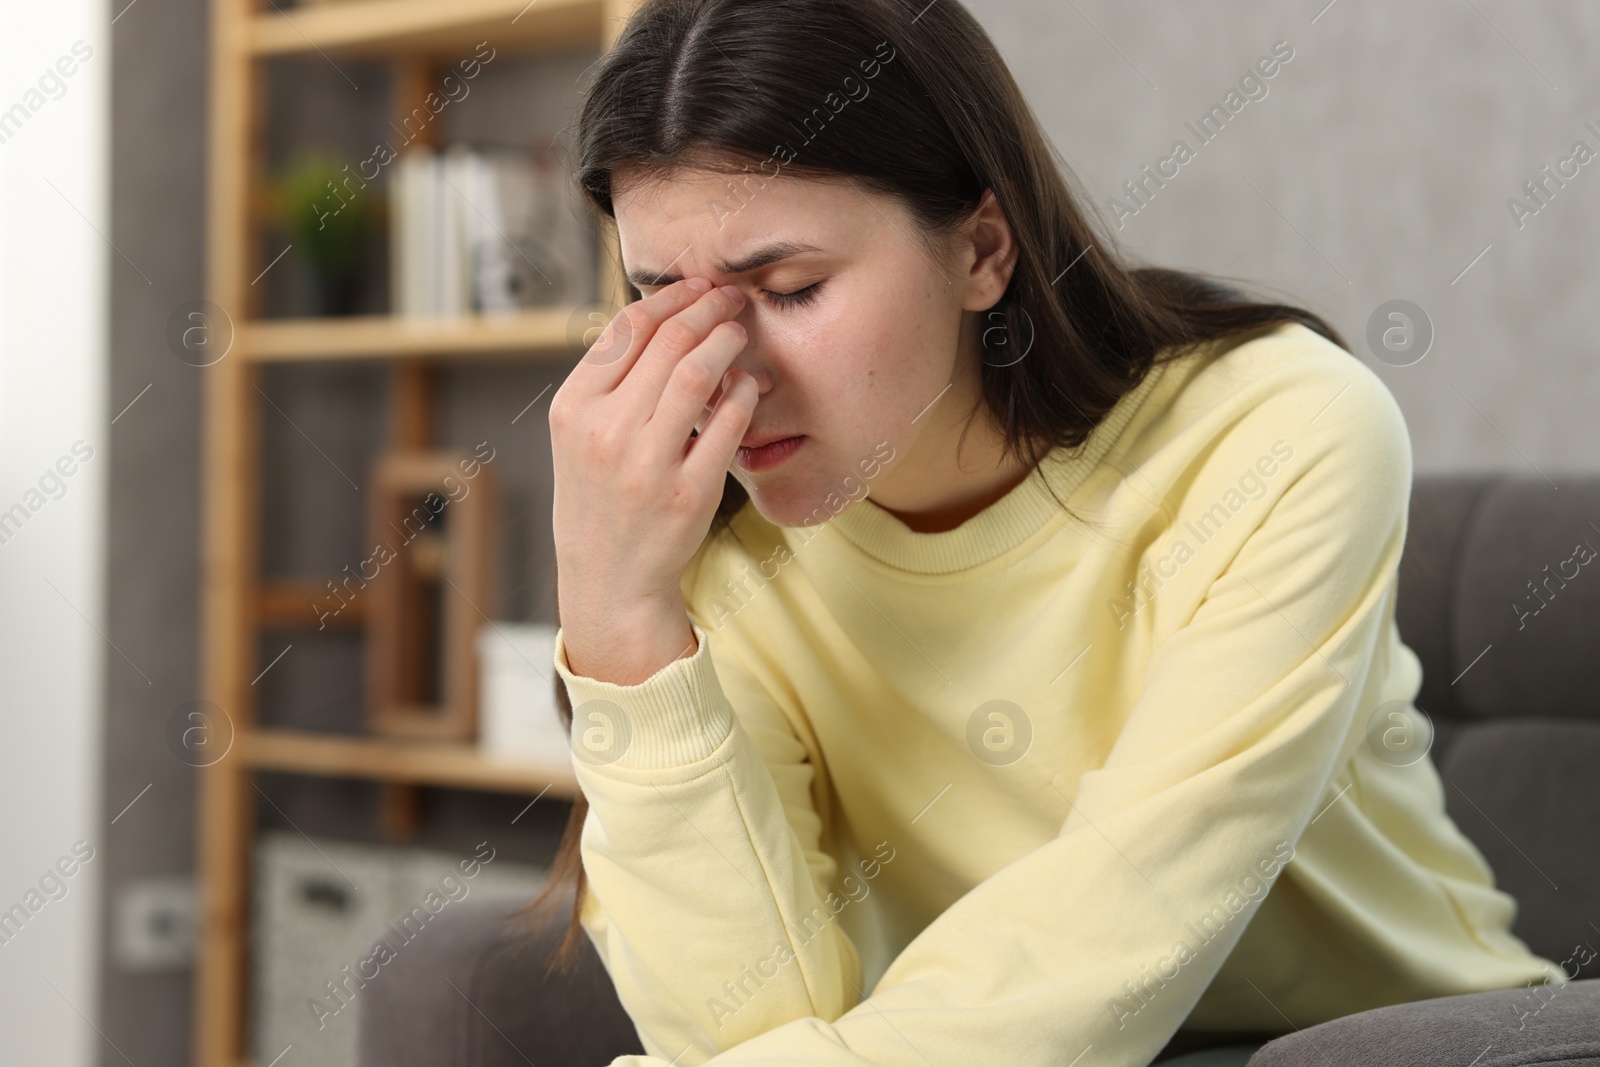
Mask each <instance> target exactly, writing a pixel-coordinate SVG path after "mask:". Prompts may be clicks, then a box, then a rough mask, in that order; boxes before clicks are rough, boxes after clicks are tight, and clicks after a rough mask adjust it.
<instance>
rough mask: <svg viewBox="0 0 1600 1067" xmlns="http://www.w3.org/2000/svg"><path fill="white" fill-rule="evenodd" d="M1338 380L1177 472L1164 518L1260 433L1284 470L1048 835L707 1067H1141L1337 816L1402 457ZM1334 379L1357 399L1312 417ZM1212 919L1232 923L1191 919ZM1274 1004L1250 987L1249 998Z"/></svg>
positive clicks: (1230, 466)
mask: <svg viewBox="0 0 1600 1067" xmlns="http://www.w3.org/2000/svg"><path fill="white" fill-rule="evenodd" d="M1340 358H1342V359H1349V358H1350V357H1348V356H1347V355H1341V357H1340ZM1353 365H1354V367H1355V368H1356V369H1355V372H1353V373H1352V372H1348V371H1341V372H1339V373H1338V374H1337V375H1318V376H1316V380H1315V381H1313V382H1312V384H1311V386H1310V387H1308V388H1305V389H1303V390H1300V389H1298V388H1296V389H1295V390H1293V400H1292V402H1290V403H1287V404H1283V403H1279V402H1278V401H1279V399H1280V398H1279V397H1277V396H1274V397H1271V398H1269V399H1268V401H1267V402H1266V403H1265V404H1264V405H1263V406H1262V407H1263V410H1260V411H1257V412H1255V414H1254V415H1253V416H1247V417H1246V418H1244V419H1243V420H1240V422H1239V424H1238V426H1237V427H1235V428H1234V429H1232V430H1230V431H1229V432H1226V433H1224V434H1222V435H1221V436H1220V439H1219V440H1218V441H1216V442H1214V443H1215V446H1216V447H1215V448H1213V449H1210V450H1208V453H1207V454H1206V458H1205V459H1204V460H1203V461H1200V462H1198V463H1197V474H1196V476H1195V478H1194V479H1193V481H1192V483H1191V491H1189V492H1187V493H1185V495H1184V497H1183V499H1182V500H1181V501H1178V502H1177V503H1178V511H1179V514H1178V516H1177V519H1178V522H1179V523H1181V522H1182V521H1183V520H1184V519H1186V518H1190V517H1192V515H1191V513H1192V512H1196V511H1198V510H1199V509H1201V508H1203V507H1205V506H1206V505H1209V504H1210V503H1211V502H1212V501H1214V500H1215V499H1217V497H1218V496H1219V495H1220V494H1222V493H1223V492H1224V491H1225V490H1226V489H1227V488H1228V486H1229V485H1230V484H1232V483H1236V481H1237V479H1238V477H1239V471H1240V470H1241V469H1247V468H1248V467H1249V465H1250V463H1251V462H1252V461H1253V460H1254V459H1255V458H1256V457H1257V456H1258V455H1259V454H1260V453H1261V451H1262V449H1263V448H1265V447H1266V445H1265V442H1267V441H1271V440H1272V438H1273V437H1278V438H1279V439H1280V441H1283V442H1284V443H1286V444H1289V445H1291V446H1292V447H1293V448H1294V449H1295V451H1296V454H1298V455H1299V456H1301V457H1302V458H1303V460H1304V462H1303V463H1299V464H1296V467H1297V468H1298V473H1297V475H1296V476H1295V477H1293V478H1292V479H1286V480H1285V481H1284V483H1283V484H1282V486H1281V488H1279V489H1278V490H1277V494H1276V497H1275V498H1274V499H1272V500H1271V501H1270V506H1267V507H1265V508H1263V510H1262V511H1261V512H1259V514H1260V515H1261V517H1260V518H1259V519H1257V520H1256V521H1255V524H1254V526H1253V528H1246V529H1245V531H1244V532H1242V533H1241V534H1239V535H1238V537H1237V538H1235V540H1234V542H1233V543H1234V544H1235V545H1236V546H1237V548H1236V550H1234V551H1232V552H1231V555H1229V556H1227V558H1225V559H1223V560H1221V561H1220V562H1219V561H1217V560H1213V561H1212V562H1210V563H1207V564H1203V565H1202V564H1199V563H1195V564H1191V565H1192V566H1195V567H1197V568H1198V567H1201V566H1205V567H1207V568H1209V570H1207V571H1205V572H1197V574H1198V577H1196V578H1194V584H1193V588H1194V589H1196V590H1198V592H1197V593H1194V592H1189V593H1185V592H1180V591H1179V589H1178V586H1177V585H1173V586H1171V587H1164V588H1163V590H1162V591H1160V592H1158V593H1157V594H1156V595H1157V596H1163V595H1170V596H1173V597H1188V598H1190V599H1191V600H1192V602H1193V604H1194V608H1193V611H1192V613H1190V614H1188V615H1187V618H1185V619H1183V620H1182V622H1181V624H1180V625H1173V626H1171V627H1170V628H1169V629H1167V630H1166V631H1165V632H1164V633H1158V634H1157V640H1156V643H1155V644H1154V647H1153V649H1152V651H1151V653H1150V659H1149V661H1148V662H1149V666H1148V671H1147V673H1146V675H1145V677H1144V680H1143V688H1142V689H1141V691H1140V692H1139V694H1138V696H1137V698H1136V699H1135V700H1134V703H1133V707H1132V710H1131V712H1130V713H1129V715H1128V718H1127V719H1126V721H1125V724H1124V726H1123V728H1122V730H1121V731H1120V733H1119V734H1118V737H1117V740H1116V742H1115V744H1114V745H1113V747H1112V750H1111V752H1110V754H1109V756H1108V757H1107V759H1106V760H1105V762H1104V763H1103V765H1102V766H1100V767H1098V768H1096V769H1095V770H1093V771H1091V772H1089V773H1086V774H1084V775H1082V776H1081V777H1080V778H1079V780H1078V782H1077V789H1076V793H1075V795H1073V796H1071V797H1069V798H1068V799H1069V800H1070V808H1069V810H1068V816H1067V818H1066V819H1065V822H1064V824H1063V826H1062V828H1061V830H1060V833H1059V835H1058V836H1057V837H1055V838H1053V839H1052V840H1051V841H1050V842H1049V843H1048V844H1046V845H1044V846H1042V847H1040V848H1038V849H1036V850H1034V851H1033V852H1030V853H1028V854H1027V855H1025V856H1023V857H1021V858H1020V859H1018V860H1016V861H1015V862H1013V863H1011V864H1010V865H1008V866H1006V867H1004V868H1002V869H1000V870H999V871H997V872H995V873H994V874H993V875H991V876H990V877H989V878H987V879H985V880H984V881H983V882H981V883H980V884H979V885H977V886H975V887H974V888H973V889H972V890H971V891H970V892H969V893H967V894H966V895H965V896H963V897H962V898H961V899H959V900H957V901H956V902H955V903H954V904H953V905H951V906H950V907H949V908H947V909H946V910H945V911H944V912H943V913H942V914H940V915H939V916H938V918H936V919H935V920H934V921H933V922H932V923H930V924H929V925H928V926H927V927H926V928H925V929H924V930H923V931H922V932H921V933H920V934H919V935H918V936H917V937H916V938H914V939H913V940H912V941H911V942H910V943H909V944H908V945H907V946H906V947H905V949H904V950H903V951H902V952H901V953H900V954H899V956H897V957H896V958H895V960H894V961H893V962H892V963H891V964H890V966H889V968H888V969H887V971H886V972H885V973H884V974H883V976H882V978H881V979H880V980H879V981H878V983H877V984H876V986H875V987H874V988H873V990H872V991H871V995H870V996H868V997H866V998H865V999H864V1000H862V1001H861V1002H860V1003H859V1004H857V1005H856V1006H854V1007H853V1008H851V1009H850V1010H848V1011H846V1012H844V1013H843V1014H842V1015H840V1016H838V1017H837V1018H833V1019H829V1018H827V1017H826V1016H823V1015H821V1014H820V1013H818V1014H816V1015H812V1016H808V1017H805V1018H799V1019H792V1020H789V1021H787V1022H784V1023H783V1024H782V1025H780V1026H778V1027H776V1028H775V1029H773V1030H770V1031H768V1032H765V1033H762V1034H760V1035H759V1036H756V1037H754V1038H752V1039H750V1040H748V1041H746V1042H745V1043H744V1044H742V1045H740V1046H738V1047H736V1048H734V1049H731V1050H730V1051H727V1052H724V1053H722V1054H720V1055H718V1056H715V1057H713V1058H712V1059H711V1060H710V1061H708V1062H709V1063H711V1064H715V1065H723V1067H736V1065H739V1067H754V1065H758V1064H759V1065H771V1067H777V1065H780V1064H782V1065H787V1067H794V1065H817V1067H821V1065H835V1067H928V1065H929V1064H970V1063H1007V1064H1010V1065H1012V1067H1047V1065H1049V1067H1063V1065H1075V1067H1143V1065H1145V1064H1148V1063H1149V1062H1150V1061H1151V1060H1152V1059H1153V1058H1154V1057H1155V1056H1156V1055H1157V1054H1159V1052H1160V1050H1161V1049H1162V1047H1163V1046H1164V1045H1165V1044H1166V1042H1167V1041H1168V1040H1169V1039H1170V1038H1171V1036H1172V1035H1173V1033H1174V1032H1175V1031H1176V1030H1177V1028H1178V1027H1179V1026H1180V1025H1181V1024H1182V1022H1183V1020H1184V1019H1185V1018H1186V1017H1187V1016H1188V1014H1189V1012H1190V1011H1191V1010H1192V1009H1193V1007H1194V1006H1195V1004H1196V1002H1197V1001H1198V1000H1199V998H1200V997H1201V994H1202V993H1204V992H1205V990H1206V988H1207V986H1208V985H1210V984H1211V981H1212V979H1213V978H1214V977H1215V976H1216V974H1217V972H1218V970H1219V968H1220V967H1221V965H1222V963H1223V961H1224V959H1225V958H1226V957H1227V956H1228V954H1229V953H1230V952H1231V951H1232V950H1233V948H1234V946H1235V945H1236V944H1237V942H1238V939H1239V937H1240V935H1241V934H1242V932H1243V931H1244V929H1245V927H1246V925H1247V924H1248V922H1249V920H1250V919H1251V918H1252V917H1253V916H1254V914H1255V912H1256V910H1257V908H1258V906H1259V903H1260V900H1261V899H1263V898H1264V897H1265V895H1266V891H1265V889H1263V888H1262V883H1263V882H1265V883H1266V884H1267V887H1268V888H1270V884H1271V882H1272V880H1273V876H1275V875H1276V874H1277V872H1278V871H1279V870H1281V868H1282V866H1283V865H1284V864H1285V863H1287V862H1288V861H1289V858H1292V852H1293V846H1294V844H1295V843H1296V842H1297V841H1298V840H1299V839H1300V837H1301V835H1302V834H1303V833H1304V832H1305V830H1306V828H1307V826H1308V825H1309V824H1310V822H1311V821H1312V820H1313V819H1314V818H1315V817H1316V815H1317V814H1318V813H1319V812H1320V811H1321V810H1323V809H1324V808H1325V807H1326V806H1327V805H1328V804H1329V803H1331V802H1336V801H1337V800H1338V796H1337V795H1331V796H1330V794H1334V792H1335V791H1334V790H1333V788H1332V783H1333V780H1334V778H1335V777H1336V775H1337V773H1338V770H1339V768H1341V767H1342V766H1343V764H1345V763H1347V762H1348V760H1349V758H1350V757H1351V756H1352V755H1353V754H1354V752H1355V750H1356V746H1358V745H1360V744H1361V743H1362V738H1363V736H1364V732H1365V722H1364V719H1365V717H1366V716H1368V715H1370V714H1371V712H1372V711H1373V710H1374V707H1375V705H1376V703H1377V700H1378V694H1379V692H1380V690H1381V688H1382V685H1383V675H1384V673H1385V671H1386V669H1387V668H1386V664H1387V649H1388V644H1387V642H1386V640H1385V637H1386V635H1387V634H1388V632H1389V628H1390V626H1391V620H1392V617H1393V609H1394V601H1395V597H1396V588H1397V585H1396V581H1397V579H1396V576H1397V570H1398V565H1399V559H1400V553H1401V548H1402V545H1403V542H1404V539H1405V529H1406V521H1407V502H1408V497H1409V493H1410V486H1411V474H1412V471H1411V452H1410V444H1409V441H1408V439H1407V436H1406V430H1405V424H1404V421H1403V419H1402V417H1401V415H1400V412H1399V409H1398V407H1397V406H1396V405H1395V403H1394V400H1393V398H1392V396H1390V395H1389V393H1388V391H1387V389H1386V388H1384V387H1383V385H1382V383H1381V382H1380V381H1379V380H1378V379H1377V378H1376V376H1375V375H1372V374H1371V372H1370V371H1368V370H1367V369H1366V368H1365V367H1364V366H1363V365H1361V364H1359V363H1354V364H1353ZM1334 377H1337V378H1338V379H1339V380H1338V381H1334V382H1333V384H1332V387H1331V388H1322V387H1323V386H1327V385H1328V384H1329V382H1330V379H1332V378H1334ZM1340 384H1345V385H1351V384H1353V385H1355V386H1357V388H1351V389H1349V391H1348V392H1347V393H1344V394H1343V395H1342V396H1338V397H1337V399H1336V400H1335V401H1333V402H1330V397H1334V396H1335V394H1336V392H1337V391H1338V389H1339V386H1340ZM1313 394H1315V395H1313ZM1321 408H1325V409H1326V410H1325V411H1319V409H1321ZM1278 430H1281V431H1282V433H1281V434H1280V433H1277V432H1276V431H1278ZM1257 431H1260V432H1259V433H1258V432H1257ZM1285 473H1288V472H1285ZM1202 501H1203V502H1204V503H1201V502H1202ZM1264 503H1265V502H1264ZM1208 558H1209V557H1208ZM1208 576H1209V577H1208ZM1187 602H1189V601H1184V603H1187ZM1169 606H1171V605H1169ZM1185 610H1186V609H1185ZM1183 613H1184V612H1180V614H1183ZM1103 654H1106V655H1115V654H1119V652H1118V650H1116V649H1108V650H1106V652H1105V653H1103ZM1347 802H1350V801H1347ZM1286 851H1287V852H1288V854H1289V857H1288V858H1286V857H1285V852H1286ZM1219 913H1220V914H1222V915H1225V916H1230V917H1231V921H1228V922H1226V923H1217V922H1214V921H1211V920H1212V917H1213V916H1215V915H1217V914H1219ZM1273 991H1274V990H1273V986H1272V985H1271V983H1270V982H1266V988H1265V989H1259V990H1258V992H1260V993H1261V995H1262V996H1263V997H1264V998H1267V1000H1268V1003H1269V1004H1270V999H1271V993H1272V992H1273ZM1256 1007H1262V1006H1259V1005H1258V1006H1256ZM1267 1014H1268V1015H1270V1016H1271V1017H1273V1018H1277V1017H1278V1016H1279V1015H1280V1014H1281V1013H1274V1012H1272V1011H1270V1010H1268V1011H1267ZM1284 1026H1285V1027H1286V1028H1287V1027H1289V1026H1290V1024H1289V1023H1288V1021H1287V1020H1285V1022H1284ZM673 1051H674V1052H675V1051H676V1050H673ZM670 1054H671V1053H669V1055H670ZM679 1062H683V1061H681V1060H680V1061H679ZM612 1067H666V1062H665V1060H657V1059H652V1058H649V1057H636V1056H628V1057H621V1058H618V1059H617V1060H615V1061H613V1065H612Z"/></svg>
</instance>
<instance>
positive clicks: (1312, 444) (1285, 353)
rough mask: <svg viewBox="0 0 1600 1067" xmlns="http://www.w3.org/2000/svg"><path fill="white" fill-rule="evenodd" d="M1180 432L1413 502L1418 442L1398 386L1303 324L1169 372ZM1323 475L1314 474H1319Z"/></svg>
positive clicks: (1202, 444)
mask: <svg viewBox="0 0 1600 1067" xmlns="http://www.w3.org/2000/svg"><path fill="white" fill-rule="evenodd" d="M1170 370H1171V371H1174V372H1176V374H1177V377H1178V378H1179V382H1178V383H1177V385H1178V387H1177V389H1176V390H1174V392H1173V394H1172V411H1171V412H1170V414H1172V415H1173V416H1174V417H1175V422H1176V424H1177V425H1178V426H1179V427H1181V428H1183V429H1186V430H1189V431H1193V437H1192V438H1191V443H1192V444H1195V445H1197V446H1198V447H1199V448H1202V449H1204V450H1205V451H1206V452H1207V453H1210V454H1213V455H1214V454H1216V453H1217V452H1219V451H1220V452H1223V453H1225V454H1227V456H1228V458H1229V459H1230V460H1236V459H1238V458H1239V456H1240V454H1241V453H1243V452H1249V451H1250V450H1251V449H1255V450H1256V451H1258V452H1259V451H1270V450H1272V448H1273V446H1276V450H1277V453H1278V454H1279V455H1282V454H1285V453H1288V454H1290V455H1292V456H1293V457H1295V458H1296V459H1297V461H1298V462H1297V463H1296V466H1297V467H1298V468H1299V469H1300V470H1301V471H1302V472H1304V473H1305V476H1308V477H1315V478H1316V479H1317V480H1327V481H1330V482H1334V483H1338V484H1340V485H1344V486H1347V487H1349V488H1352V489H1354V488H1357V487H1360V486H1365V488H1366V492H1367V493H1368V494H1369V495H1370V494H1372V493H1384V492H1387V495H1388V496H1390V498H1391V499H1392V498H1393V497H1395V496H1396V495H1398V496H1399V497H1400V499H1401V501H1402V502H1403V501H1404V498H1405V497H1406V495H1408V494H1409V490H1410V484H1411V477H1412V452H1411V438H1410V433H1409V430H1408V429H1407V426H1406V421H1405V416H1404V414H1403V413H1402V412H1401V410H1400V405H1399V403H1398V402H1397V401H1396V400H1395V398H1394V394H1393V393H1391V392H1390V391H1389V387H1388V386H1387V385H1385V384H1384V382H1383V380H1382V379H1381V378H1379V377H1378V375H1377V374H1376V372H1374V371H1373V370H1372V369H1371V368H1370V367H1368V366H1367V365H1366V364H1365V363H1363V362H1362V361H1361V360H1360V359H1359V358H1358V357H1357V356H1355V355H1353V354H1352V353H1350V352H1348V351H1346V350H1345V349H1343V348H1340V347H1339V346H1338V345H1336V344H1334V343H1333V342H1332V341H1330V340H1328V339H1327V338H1325V337H1323V336H1322V335H1321V334H1319V333H1317V332H1316V331H1314V330H1312V329H1310V328H1309V327H1307V326H1304V325H1302V324H1300V323H1287V324H1283V325H1280V326H1277V327H1275V328H1273V329H1272V330H1269V331H1267V332H1265V333H1261V334H1257V335H1254V336H1252V337H1250V338H1248V339H1247V340H1244V341H1242V342H1240V343H1236V344H1231V345H1228V344H1227V343H1226V342H1224V345H1223V346H1222V347H1215V346H1214V347H1212V348H1211V349H1209V350H1207V351H1205V352H1202V353H1200V354H1199V355H1198V356H1197V357H1190V358H1186V359H1183V360H1179V361H1177V362H1176V363H1175V364H1173V365H1172V367H1171V368H1170ZM1313 470H1314V471H1315V472H1316V473H1315V475H1312V474H1311V472H1312V471H1313Z"/></svg>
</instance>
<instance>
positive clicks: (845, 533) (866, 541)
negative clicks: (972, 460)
mask: <svg viewBox="0 0 1600 1067" xmlns="http://www.w3.org/2000/svg"><path fill="white" fill-rule="evenodd" d="M1166 366H1167V364H1166V363H1156V364H1154V365H1153V366H1151V368H1150V370H1149V371H1148V372H1147V373H1146V374H1145V376H1144V379H1143V380H1142V381H1140V382H1139V384H1138V385H1136V386H1134V387H1133V388H1132V389H1131V390H1129V391H1128V392H1127V393H1125V394H1123V396H1122V398H1121V399H1120V400H1118V401H1117V403H1116V405H1115V406H1114V407H1112V409H1111V410H1110V411H1109V412H1107V413H1106V415H1105V417H1104V418H1102V419H1101V420H1100V422H1099V423H1098V424H1097V425H1096V426H1095V428H1094V429H1093V430H1092V431H1091V432H1090V434H1089V436H1088V437H1087V438H1086V439H1085V440H1084V441H1082V442H1080V443H1079V444H1078V445H1077V447H1076V448H1067V447H1065V446H1062V447H1059V448H1055V449H1052V450H1051V451H1050V452H1048V453H1047V454H1046V455H1045V456H1044V458H1042V459H1041V460H1040V461H1039V462H1038V464H1036V465H1035V466H1034V467H1033V469H1032V470H1030V471H1029V472H1028V474H1027V477H1025V478H1023V479H1022V481H1020V482H1018V483H1017V484H1016V485H1015V486H1013V487H1012V488H1011V489H1010V491H1008V492H1007V493H1006V495H1005V496H1003V497H1001V498H1000V499H999V500H997V501H995V502H994V503H993V504H990V505H989V506H988V507H986V508H984V509H983V510H982V511H980V512H978V513H977V514H976V515H974V516H972V517H971V518H969V519H967V521H966V522H964V523H962V524H961V525H960V526H957V527H956V528H955V529H953V530H942V531H939V532H937V533H921V532H918V531H916V530H913V529H911V528H910V527H909V526H907V525H906V524H905V523H904V522H902V521H900V519H898V518H896V517H895V516H894V515H892V514H890V513H889V512H888V511H886V510H884V508H882V507H881V506H879V505H878V504H877V503H876V502H875V501H873V499H872V497H871V496H870V495H869V496H866V497H863V498H862V499H861V500H859V501H857V502H856V503H855V504H853V505H851V506H850V507H848V508H846V509H845V510H844V511H842V512H840V513H839V514H838V515H836V516H834V517H833V518H832V519H830V520H829V521H828V526H829V527H831V528H832V529H833V530H835V531H837V532H838V533H839V535H840V536H841V537H843V538H844V539H845V540H846V541H848V542H849V543H850V544H852V545H854V546H855V547H856V548H857V549H859V550H860V551H862V552H863V553H865V554H866V555H868V556H870V557H872V558H873V559H875V560H877V561H878V562H880V563H883V564H886V565H888V566H890V567H895V568H898V569H900V570H904V571H910V572H913V573H916V574H951V573H955V572H957V571H963V570H967V569H969V568H971V567H976V566H978V565H980V564H983V563H987V562H989V561H990V560H992V559H995V558H996V557H998V556H1000V555H1003V554H1004V553H1006V552H1008V551H1010V550H1011V549H1013V548H1016V547H1017V546H1018V545H1020V544H1021V543H1022V542H1023V541H1025V540H1027V539H1028V538H1029V537H1030V536H1031V535H1033V534H1034V533H1035V532H1037V531H1038V530H1039V529H1040V528H1041V527H1043V526H1044V524H1045V523H1046V522H1048V521H1049V519H1050V517H1051V516H1052V515H1061V514H1064V512H1063V511H1062V507H1061V503H1059V502H1058V501H1057V499H1056V497H1059V498H1060V500H1061V501H1066V500H1068V499H1069V498H1070V496H1071V494H1072V493H1074V492H1076V491H1077V489H1078V487H1079V486H1081V485H1082V484H1083V482H1084V480H1085V479H1087V478H1088V477H1089V475H1090V473H1091V472H1093V470H1094V469H1095V467H1097V466H1098V465H1099V463H1100V461H1101V459H1103V458H1104V457H1105V454H1106V452H1107V450H1108V449H1109V448H1110V447H1111V445H1112V443H1113V442H1115V441H1116V439H1117V437H1118V435H1120V434H1121V433H1122V431H1123V429H1124V428H1125V427H1126V426H1127V425H1128V422H1129V420H1130V419H1132V418H1133V415H1134V412H1136V411H1137V410H1138V409H1139V407H1140V405H1141V404H1143V403H1144V400H1145V398H1146V397H1147V396H1149V394H1150V392H1151V390H1153V389H1154V388H1155V385H1156V382H1157V381H1158V380H1159V379H1160V378H1161V377H1162V375H1163V373H1164V372H1165V370H1166ZM1046 478H1048V479H1049V486H1047V485H1046V482H1045V479H1046ZM1050 487H1054V489H1055V494H1056V495H1055V496H1052V495H1051V492H1050Z"/></svg>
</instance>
